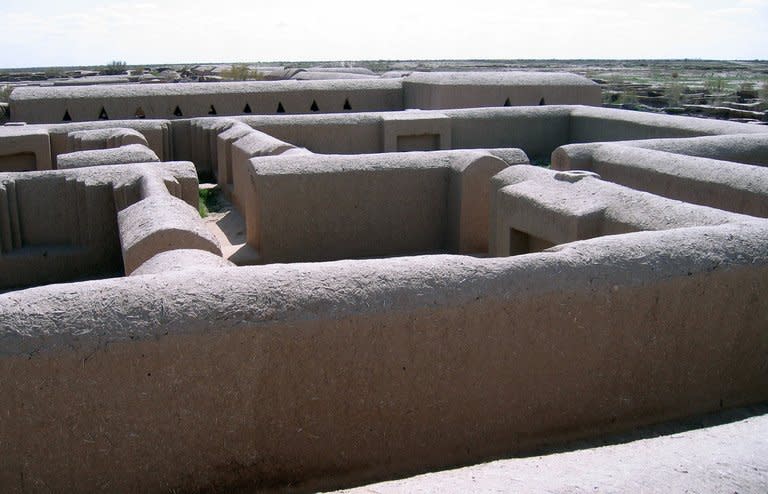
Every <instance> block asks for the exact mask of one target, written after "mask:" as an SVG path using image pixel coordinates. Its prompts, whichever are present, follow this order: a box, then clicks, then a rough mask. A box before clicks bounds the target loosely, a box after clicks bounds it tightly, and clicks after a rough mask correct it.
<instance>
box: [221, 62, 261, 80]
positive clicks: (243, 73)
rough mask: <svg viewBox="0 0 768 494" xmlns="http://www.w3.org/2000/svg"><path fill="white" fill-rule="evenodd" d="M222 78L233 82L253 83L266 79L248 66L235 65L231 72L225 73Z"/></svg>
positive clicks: (226, 71)
mask: <svg viewBox="0 0 768 494" xmlns="http://www.w3.org/2000/svg"><path fill="white" fill-rule="evenodd" d="M221 76H222V77H223V78H225V79H231V80H233V81H253V80H261V79H263V78H264V76H262V75H261V73H260V72H259V71H258V70H251V68H250V67H248V65H246V64H234V65H232V67H231V68H230V69H229V70H225V71H223V72H222V73H221Z"/></svg>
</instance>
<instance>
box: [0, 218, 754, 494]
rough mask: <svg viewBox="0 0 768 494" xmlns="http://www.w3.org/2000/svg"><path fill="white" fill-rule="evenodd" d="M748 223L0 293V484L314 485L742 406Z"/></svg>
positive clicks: (148, 487)
mask: <svg viewBox="0 0 768 494" xmlns="http://www.w3.org/2000/svg"><path fill="white" fill-rule="evenodd" d="M766 242H768V229H766V227H765V223H759V224H757V223H756V224H752V225H750V226H748V227H743V226H739V227H732V226H727V225H726V226H720V227H706V228H688V229H681V230H673V231H667V232H643V233H637V234H630V235H624V236H614V237H604V238H601V239H593V240H590V241H586V242H581V243H577V244H569V245H567V246H563V247H562V248H560V249H559V250H557V251H555V252H548V253H542V254H532V255H527V256H518V257H512V258H503V259H485V260H484V259H472V258H468V257H454V256H426V257H416V258H395V259H387V260H375V261H341V262H334V263H319V264H318V263H315V264H297V265H292V266H264V267H247V268H233V269H217V270H211V271H208V272H207V273H206V274H205V275H203V274H201V273H200V272H181V273H168V274H166V275H155V276H140V277H135V278H129V279H123V280H120V281H119V282H117V281H110V280H105V281H95V282H88V283H80V284H73V285H66V286H59V287H40V288H35V289H30V290H26V291H22V292H16V293H12V294H7V295H0V312H1V313H2V314H3V318H2V319H0V341H2V346H0V355H1V356H0V371H1V372H2V374H3V376H5V378H4V379H3V380H2V382H0V394H2V396H3V397H4V398H3V400H2V401H0V415H2V416H3V417H4V418H3V420H2V421H0V449H2V457H3V461H2V462H0V485H3V486H4V487H5V491H6V492H26V491H29V490H36V489H42V488H43V487H42V486H46V488H48V489H52V490H59V491H72V490H84V491H98V490H109V491H111V492H115V491H165V490H180V491H200V490H223V491H228V490H237V489H240V490H251V489H270V488H275V489H276V488H278V487H287V486H290V487H291V488H292V489H301V490H315V489H324V488H326V489H327V488H332V487H338V486H341V485H350V484H353V483H362V482H368V481H372V480H377V479H383V478H386V477H393V476H403V475H407V474H412V473H416V472H423V471H427V470H432V469H438V468H444V467H446V466H450V465H458V464H467V463H475V462H479V461H483V460H487V459H489V458H494V457H498V456H501V455H509V454H514V453H516V452H523V451H526V450H529V449H530V448H533V447H537V446H541V445H544V444H549V443H552V442H556V441H563V440H565V439H573V438H576V437H582V436H585V435H593V434H596V433H605V432H609V431H615V430H619V429H625V428H627V427H629V426H633V425H638V424H647V423H653V422H657V421H662V420H668V419H673V418H678V417H684V416H688V415H691V414H697V413H702V412H707V411H713V410H718V409H721V408H723V407H733V406H738V405H743V404H747V403H754V402H759V401H762V400H765V399H768V393H767V392H766V390H768V377H767V376H768V374H766V372H765V355H766V353H768V340H766V338H765V337H764V336H765V335H764V333H765V320H766V318H768V306H767V305H766V304H765V303H764V297H763V295H764V294H765V293H766V292H767V291H768V255H767V254H766V252H767V251H766V249H765V245H766ZM170 301H173V302H172V303H170ZM83 328H88V330H87V331H83ZM20 410H23V412H24V413H20Z"/></svg>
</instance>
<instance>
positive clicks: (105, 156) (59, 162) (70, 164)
mask: <svg viewBox="0 0 768 494" xmlns="http://www.w3.org/2000/svg"><path fill="white" fill-rule="evenodd" d="M158 161H160V159H159V158H158V157H157V155H156V154H155V153H154V152H153V151H152V150H151V149H149V148H148V147H147V146H145V145H143V144H128V145H126V146H120V147H115V148H109V149H93V150H89V151H75V152H72V153H63V154H60V155H58V156H57V157H56V167H57V168H58V169H60V170H66V169H69V168H85V167H89V166H106V165H124V164H128V163H150V162H158Z"/></svg>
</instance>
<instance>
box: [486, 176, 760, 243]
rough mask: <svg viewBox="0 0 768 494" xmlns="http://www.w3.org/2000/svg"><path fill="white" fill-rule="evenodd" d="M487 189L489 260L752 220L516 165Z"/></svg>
mask: <svg viewBox="0 0 768 494" xmlns="http://www.w3.org/2000/svg"><path fill="white" fill-rule="evenodd" d="M491 184H492V185H491V189H492V195H491V197H492V198H493V199H492V202H491V212H490V216H491V219H490V223H491V225H492V230H491V233H490V245H491V248H490V254H491V255H492V256H508V255H520V254H527V253H529V252H537V251H540V250H543V249H545V248H549V247H551V246H553V245H557V244H563V243H567V242H573V241H577V240H586V239H589V238H594V237H601V236H605V235H620V234H624V233H631V232H637V231H646V230H669V229H673V228H687V227H694V226H712V225H721V224H725V223H734V224H736V223H745V222H751V221H754V218H752V217H750V216H745V215H739V214H734V213H729V212H727V211H722V210H720V209H713V208H708V207H703V206H698V205H695V204H689V203H685V202H680V201H675V200H670V199H667V198H665V197H660V196H658V195H654V194H648V193H646V192H642V191H639V190H634V189H630V188H627V187H622V186H620V185H616V184H614V183H611V182H606V181H603V180H600V178H599V177H598V176H596V175H594V174H590V173H586V172H583V171H575V172H572V171H568V172H555V171H552V170H547V169H543V168H538V167H532V166H516V167H511V168H508V169H505V170H503V171H502V172H501V173H499V174H497V175H496V176H494V177H493V179H492V180H491Z"/></svg>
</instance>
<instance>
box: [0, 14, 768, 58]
mask: <svg viewBox="0 0 768 494" xmlns="http://www.w3.org/2000/svg"><path fill="white" fill-rule="evenodd" d="M0 23H2V27H0V67H34V66H58V65H62V66H67V65H103V64H106V63H108V62H109V61H111V60H123V61H126V62H127V63H128V64H161V63H186V62H190V63H191V62H260V61H261V62H268V61H300V60H307V61H309V60H379V59H385V60H394V59H462V58H486V59H515V58H704V59H768V0H731V1H728V2H722V1H721V2H716V1H706V0H702V1H696V0H671V1H666V0H659V1H650V2H642V1H637V0H633V1H625V0H579V1H572V2H565V1H559V0H549V1H547V0H527V1H510V0H506V1H489V0H473V1H462V2H452V1H439V2H431V1H430V2H427V1H418V0H385V1H375V2H366V1H361V0H355V1H346V0H314V1H306V0H279V1H257V0H215V1H211V0H207V1H198V0H162V1H161V0H138V1H135V2H130V1H116V0H97V1H96V0H67V1H62V0H0Z"/></svg>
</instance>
